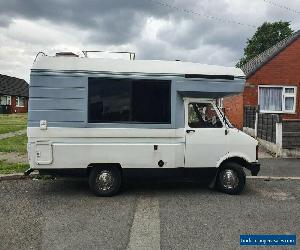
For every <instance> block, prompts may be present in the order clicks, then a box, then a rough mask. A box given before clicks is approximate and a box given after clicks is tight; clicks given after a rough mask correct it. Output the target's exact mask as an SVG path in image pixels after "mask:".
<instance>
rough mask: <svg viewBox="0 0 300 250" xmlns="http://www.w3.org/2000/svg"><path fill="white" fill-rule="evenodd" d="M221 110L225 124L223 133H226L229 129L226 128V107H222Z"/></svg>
mask: <svg viewBox="0 0 300 250" xmlns="http://www.w3.org/2000/svg"><path fill="white" fill-rule="evenodd" d="M222 111H223V121H224V124H225V135H228V133H229V129H228V124H227V120H226V109H225V108H224V107H223V108H222Z"/></svg>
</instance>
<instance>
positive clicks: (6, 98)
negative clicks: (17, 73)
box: [0, 74, 29, 114]
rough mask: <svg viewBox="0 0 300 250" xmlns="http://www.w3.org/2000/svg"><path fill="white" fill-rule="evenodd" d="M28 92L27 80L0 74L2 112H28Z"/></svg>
mask: <svg viewBox="0 0 300 250" xmlns="http://www.w3.org/2000/svg"><path fill="white" fill-rule="evenodd" d="M28 92H29V85H28V83H27V82H26V81H25V80H23V79H19V78H16V77H10V76H6V75H1V74H0V113H6V114H12V113H26V112H27V111H28Z"/></svg>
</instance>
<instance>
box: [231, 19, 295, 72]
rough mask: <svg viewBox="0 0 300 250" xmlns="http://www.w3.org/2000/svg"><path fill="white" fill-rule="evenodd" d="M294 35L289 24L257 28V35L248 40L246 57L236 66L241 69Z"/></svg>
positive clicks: (266, 25) (263, 25) (279, 23)
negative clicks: (254, 58)
mask: <svg viewBox="0 0 300 250" xmlns="http://www.w3.org/2000/svg"><path fill="white" fill-rule="evenodd" d="M293 33H294V31H293V30H292V29H291V28H290V23H289V22H283V21H279V22H273V23H268V22H265V23H263V24H262V25H261V26H260V27H258V28H257V30H256V32H255V34H254V35H253V36H252V37H251V38H250V39H248V40H247V43H246V48H245V49H244V56H243V57H242V58H241V59H240V60H239V62H238V63H237V64H236V67H238V68H240V67H241V66H243V65H244V64H245V63H247V62H248V61H249V60H251V59H252V58H253V57H255V56H257V55H259V54H260V53H262V52H264V51H265V50H267V49H269V48H271V47H272V46H274V45H275V44H276V43H278V42H280V41H281V40H283V39H285V38H287V37H289V36H291V35H292V34H293Z"/></svg>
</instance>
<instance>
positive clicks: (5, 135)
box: [0, 129, 27, 140]
mask: <svg viewBox="0 0 300 250" xmlns="http://www.w3.org/2000/svg"><path fill="white" fill-rule="evenodd" d="M26 132H27V129H22V130H18V131H14V132H8V133H4V134H0V140H2V139H6V138H10V137H14V136H16V135H24V134H26Z"/></svg>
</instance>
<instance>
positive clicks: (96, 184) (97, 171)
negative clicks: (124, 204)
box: [89, 166, 122, 196]
mask: <svg viewBox="0 0 300 250" xmlns="http://www.w3.org/2000/svg"><path fill="white" fill-rule="evenodd" d="M121 182H122V176H121V171H120V170H119V169H118V168H117V167H114V166H101V167H93V168H92V170H91V172H90V175H89V185H90V189H91V190H92V191H93V192H94V193H95V194H96V195H97V196H113V195H114V194H116V193H117V192H118V191H119V189H120V186H121Z"/></svg>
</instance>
